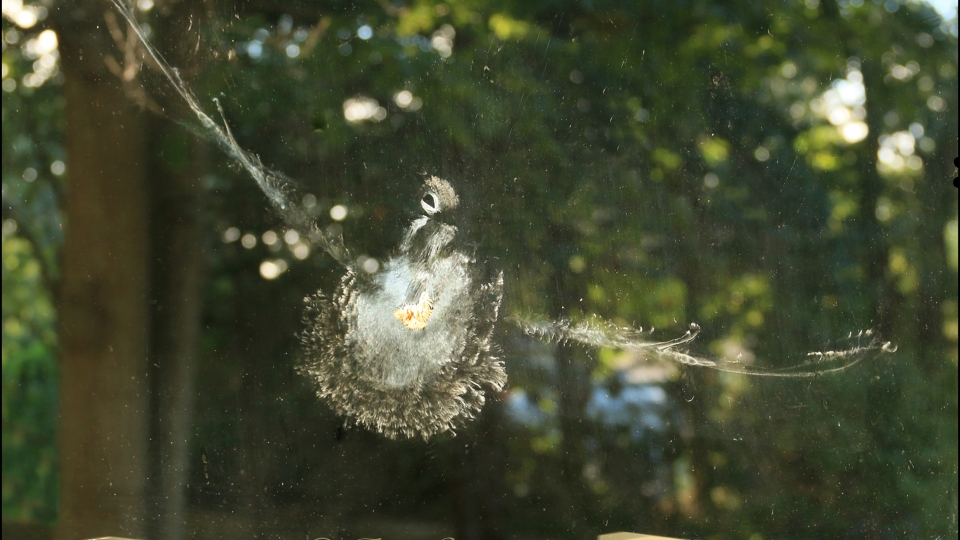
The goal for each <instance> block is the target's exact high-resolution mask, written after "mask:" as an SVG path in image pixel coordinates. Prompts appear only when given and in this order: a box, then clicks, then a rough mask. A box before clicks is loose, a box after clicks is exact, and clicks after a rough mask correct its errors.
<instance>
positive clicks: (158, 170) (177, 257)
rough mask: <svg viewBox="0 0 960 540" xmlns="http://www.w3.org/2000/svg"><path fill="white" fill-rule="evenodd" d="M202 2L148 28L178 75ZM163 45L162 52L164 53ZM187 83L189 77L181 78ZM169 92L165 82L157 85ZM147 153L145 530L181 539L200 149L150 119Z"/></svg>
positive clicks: (167, 107)
mask: <svg viewBox="0 0 960 540" xmlns="http://www.w3.org/2000/svg"><path fill="white" fill-rule="evenodd" d="M201 8H202V3H201V2H189V3H179V4H175V5H173V6H172V7H171V9H170V10H169V11H170V12H169V13H165V12H164V11H163V10H161V13H160V14H161V15H162V16H161V17H158V18H156V19H155V20H154V28H155V29H156V31H155V34H156V36H157V39H158V43H157V45H158V46H159V47H160V48H161V50H162V52H163V54H164V56H165V57H166V58H167V59H168V60H169V61H170V62H172V63H173V65H175V66H177V67H188V66H189V67H191V68H193V70H191V71H195V70H196V69H197V68H198V67H199V66H198V64H197V59H196V58H195V57H194V58H188V57H187V54H185V53H184V52H183V49H184V48H185V47H186V44H187V43H188V42H189V40H187V39H185V34H186V33H187V29H189V28H190V27H191V21H192V16H193V15H194V13H193V12H194V11H199V10H200V9H201ZM164 45H167V46H164ZM181 74H184V75H185V76H186V78H187V79H188V80H189V78H190V77H189V75H190V72H187V71H185V70H181ZM159 83H160V84H167V81H166V80H161V81H159ZM162 105H163V108H164V111H165V113H166V116H168V117H169V118H171V119H192V113H191V112H190V110H189V109H188V107H187V106H186V104H185V103H184V102H183V100H182V99H180V96H178V95H176V94H173V95H171V96H169V97H168V99H167V100H166V102H164V103H162ZM149 124H150V130H149V131H150V133H151V137H150V140H149V143H150V146H151V147H152V148H155V149H164V151H154V152H152V155H151V158H152V160H153V166H152V167H151V178H150V184H151V191H150V195H151V204H150V207H151V215H150V220H151V223H150V230H151V241H152V245H153V251H154V253H155V254H156V256H154V257H152V258H151V261H152V262H151V268H150V271H151V283H152V299H153V305H154V313H153V325H152V335H151V347H150V348H151V353H152V354H151V360H152V362H151V364H150V382H151V395H152V403H151V412H152V414H151V417H152V422H153V423H152V425H151V442H152V445H151V451H150V463H151V465H150V473H151V474H150V478H151V483H150V485H149V491H150V494H151V499H150V501H151V505H150V508H151V512H150V514H151V518H152V519H153V520H154V521H153V522H151V529H152V530H154V531H156V535H157V537H158V538H163V539H165V540H180V539H182V538H185V537H186V532H187V528H186V523H187V511H186V495H187V482H188V480H189V472H190V469H189V457H190V454H189V447H190V434H191V431H192V430H191V426H192V425H193V408H194V407H193V403H194V399H193V398H194V379H195V377H194V372H195V370H194V365H195V363H196V356H197V346H198V343H199V340H200V318H201V315H202V310H203V301H202V297H203V291H202V289H203V281H204V277H205V274H206V272H205V270H206V255H205V253H204V245H205V235H204V217H203V216H204V212H203V189H202V186H201V177H202V174H203V170H204V166H203V161H204V160H203V150H202V149H203V143H201V142H200V141H199V140H198V139H197V138H196V137H195V136H194V135H193V134H192V133H190V132H189V131H187V130H185V129H184V128H183V127H182V126H180V125H178V124H176V123H175V122H172V121H171V120H170V119H168V118H161V117H158V116H154V117H152V118H151V119H150V122H149Z"/></svg>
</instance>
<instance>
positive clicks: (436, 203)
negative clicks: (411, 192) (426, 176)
mask: <svg viewBox="0 0 960 540" xmlns="http://www.w3.org/2000/svg"><path fill="white" fill-rule="evenodd" d="M420 206H421V207H422V208H423V211H424V212H426V213H427V214H428V215H431V216H432V215H433V214H436V213H437V212H439V211H440V199H439V198H437V195H436V193H427V194H426V195H424V196H423V199H420Z"/></svg>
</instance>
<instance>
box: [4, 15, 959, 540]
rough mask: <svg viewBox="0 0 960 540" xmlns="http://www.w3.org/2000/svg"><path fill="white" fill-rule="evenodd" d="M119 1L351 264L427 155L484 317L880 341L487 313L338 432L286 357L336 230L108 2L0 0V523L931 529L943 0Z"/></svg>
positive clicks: (252, 534)
mask: <svg viewBox="0 0 960 540" xmlns="http://www.w3.org/2000/svg"><path fill="white" fill-rule="evenodd" d="M132 6H133V8H134V11H135V13H136V14H137V17H138V18H139V19H140V21H141V24H144V25H147V27H148V34H149V36H150V39H151V40H152V41H153V42H154V43H155V44H156V45H157V47H158V48H159V49H160V50H161V51H162V53H163V54H164V55H165V57H166V58H167V59H168V60H169V62H170V63H171V64H172V65H174V66H176V67H177V68H178V69H179V73H180V74H181V75H182V77H183V78H184V80H185V81H187V83H188V84H189V85H190V86H191V87H192V88H193V89H194V90H195V91H196V94H197V96H198V98H199V100H200V102H201V103H202V105H203V106H204V107H206V109H207V112H208V114H211V115H212V116H216V114H215V112H216V109H215V107H214V105H213V103H212V98H214V97H218V98H219V99H220V101H221V103H222V104H223V108H224V111H225V116H226V121H227V122H228V123H229V125H230V127H231V128H232V130H233V133H234V134H235V136H236V138H237V140H238V141H239V143H240V145H241V146H243V147H244V148H247V149H249V150H251V151H253V152H254V153H256V154H257V155H258V156H259V157H260V158H261V159H262V160H263V162H264V163H265V164H267V165H268V166H270V167H272V168H275V169H278V170H282V171H284V172H285V173H287V174H288V175H290V176H291V177H292V178H295V179H296V180H297V182H298V183H297V189H298V190H299V193H300V194H301V196H302V201H301V202H302V203H303V204H305V205H306V206H308V207H309V208H310V209H311V211H312V212H313V213H314V214H315V215H316V216H317V218H318V220H319V221H320V223H321V224H322V225H323V226H325V227H326V226H332V227H339V228H341V229H342V231H343V234H344V236H345V239H346V242H347V244H348V246H351V247H352V248H353V249H354V252H355V253H356V254H357V255H358V256H359V257H360V260H358V262H359V265H360V267H362V268H364V269H366V271H369V272H376V271H377V270H378V269H379V268H380V266H381V265H382V262H383V261H384V260H385V258H386V257H387V256H388V255H389V254H390V253H391V249H392V248H393V247H394V246H396V244H397V243H398V241H399V239H400V235H401V232H402V230H403V228H404V227H405V226H406V225H407V224H408V223H409V221H410V220H411V219H412V217H413V216H415V215H416V214H417V212H418V202H417V199H418V196H419V186H420V184H421V182H422V180H423V178H424V177H425V175H430V174H436V175H438V176H441V177H444V178H447V179H449V180H451V181H452V182H453V183H454V184H455V185H456V186H457V188H458V189H459V191H460V195H461V199H462V201H463V212H462V214H461V215H460V216H459V222H458V225H459V226H460V228H461V231H462V232H463V235H464V238H465V241H466V242H467V245H468V246H470V249H473V250H475V252H476V254H477V258H478V259H481V260H484V261H487V262H488V263H489V264H490V265H491V266H492V267H500V268H502V269H503V270H504V273H505V282H506V286H505V289H506V290H505V293H506V296H505V302H504V312H505V314H506V315H507V316H509V315H518V316H529V315H533V316H542V317H549V318H553V319H563V318H567V319H571V320H574V321H577V320H583V319H584V318H587V317H590V316H592V315H597V316H600V317H603V318H605V319H607V320H610V321H614V322H616V323H618V324H630V325H634V326H643V327H645V328H649V327H656V328H657V331H656V333H655V334H654V336H660V337H662V338H664V339H668V338H671V337H675V336H677V335H680V334H682V332H684V331H685V330H686V327H687V324H688V323H690V322H697V323H699V324H700V325H701V326H702V327H703V333H702V335H701V336H700V338H699V339H698V340H697V341H696V342H694V343H693V344H692V346H691V350H692V351H693V352H695V353H697V354H701V355H709V356H715V357H719V358H724V359H727V360H739V361H741V362H743V363H745V364H749V363H753V365H757V366H765V367H770V368H772V369H775V368H777V367H783V366H787V365H791V364H795V363H797V362H802V361H804V360H805V359H806V358H805V356H804V355H805V353H806V352H807V351H815V350H822V349H826V348H830V347H834V346H837V347H840V346H845V345H849V343H851V342H849V341H843V339H844V338H846V337H847V336H848V334H849V333H850V332H854V333H855V334H856V332H858V331H860V330H866V329H872V330H874V331H875V332H876V333H877V334H878V335H880V336H882V338H883V339H888V340H891V341H893V342H895V343H896V344H897V346H898V347H899V349H898V351H897V352H896V353H895V354H887V355H880V356H870V357H868V358H867V360H866V361H864V362H862V363H861V364H859V365H857V366H856V367H854V368H851V369H849V370H846V371H843V372H840V373H833V374H827V375H823V376H821V377H817V378H813V379H762V378H750V377H744V376H740V375H731V374H727V373H720V372H716V371H710V370H703V369H695V368H681V369H668V368H664V367H662V366H659V365H656V364H650V363H646V362H644V361H643V360H644V359H643V358H637V357H633V356H631V355H629V354H625V353H623V352H621V351H615V350H606V349H600V350H592V349H585V348H581V347H577V346H557V345H550V344H544V343H540V342H537V341H535V340H532V339H531V338H528V337H526V336H524V335H523V334H522V333H521V332H519V331H518V330H516V329H515V328H514V327H513V326H512V325H510V324H509V323H507V322H504V324H502V325H501V326H500V327H499V329H498V332H497V336H496V341H497V344H498V347H499V349H500V351H501V355H502V357H503V359H504V361H505V363H506V365H507V370H508V374H509V377H510V379H509V383H508V385H507V389H506V390H505V391H504V392H503V393H502V394H500V395H494V396H491V399H490V400H489V401H488V404H487V405H486V407H485V409H484V411H483V413H482V415H481V416H480V417H479V418H478V419H476V420H475V421H473V422H471V423H469V424H468V425H467V426H466V427H465V428H464V429H462V430H460V431H459V432H458V434H457V436H456V437H450V436H441V437H437V438H435V439H434V440H431V441H429V442H424V441H418V440H414V441H390V440H386V439H384V438H383V437H381V436H379V435H376V434H374V433H369V432H366V431H364V430H362V429H357V428H353V427H350V426H345V425H344V424H343V423H342V421H341V420H340V419H338V418H337V417H335V416H334V415H333V414H332V413H331V412H330V410H329V409H328V408H327V406H326V405H325V404H324V403H322V402H320V401H318V400H317V399H316V398H315V396H314V395H313V390H312V388H311V386H310V384H309V381H306V380H304V379H303V378H302V377H300V376H299V375H297V373H296V371H295V367H296V365H297V362H298V361H299V360H298V359H299V354H300V353H299V350H298V346H297V338H296V336H297V333H298V332H300V331H301V330H302V325H301V321H300V317H301V307H302V304H303V302H302V299H303V298H304V297H305V296H307V295H309V294H311V293H312V292H314V291H316V290H317V289H323V290H327V291H330V290H331V289H332V288H333V287H334V286H335V285H336V283H337V282H338V279H339V276H340V269H339V267H338V266H337V264H336V263H335V262H334V261H333V260H332V259H331V258H330V257H329V256H327V255H326V254H325V253H324V252H323V251H322V250H320V249H318V248H317V247H316V246H313V245H311V244H310V243H309V241H307V240H305V239H304V237H303V236H302V235H300V234H299V232H298V231H294V230H288V229H286V228H285V227H284V225H283V222H282V220H281V219H280V218H279V217H278V216H277V215H276V214H275V213H274V212H273V211H272V210H271V209H270V208H269V205H268V203H267V201H266V200H265V198H264V197H263V195H262V193H260V192H259V190H258V189H257V188H256V186H255V185H254V183H253V182H252V181H251V180H250V179H249V178H248V177H246V176H245V175H244V174H243V172H242V171H241V170H239V169H238V168H237V167H236V166H235V165H234V164H232V163H230V162H229V160H228V159H227V158H226V157H225V156H224V155H223V154H222V153H221V152H220V150H219V149H218V148H217V147H216V146H215V145H213V144H211V143H209V142H208V141H207V140H205V139H204V138H203V136H202V130H201V129H200V128H199V126H198V125H197V124H196V121H195V120H196V119H195V117H192V116H191V114H190V113H189V111H188V110H187V109H186V107H185V105H184V103H183V102H182V100H181V99H180V97H179V96H178V95H177V94H176V93H175V92H174V91H173V90H172V88H171V87H170V86H169V84H168V83H167V82H166V81H165V80H164V79H163V77H162V76H161V74H160V73H159V72H158V70H157V69H156V68H155V66H153V65H152V64H151V63H150V62H148V61H145V59H144V56H143V50H142V48H141V47H140V46H139V44H138V43H137V41H136V39H134V37H133V36H132V34H131V32H129V30H128V27H127V25H126V23H125V22H124V21H123V20H122V18H120V17H119V15H118V13H117V12H116V11H114V10H113V9H112V7H111V6H110V4H109V3H107V2H101V1H80V0H77V1H63V0H38V1H32V0H23V1H21V0H4V1H3V27H2V40H3V82H2V90H3V147H2V154H3V226H2V230H3V254H2V266H3V391H2V396H3V397H2V399H3V536H4V539H5V540H7V539H12V538H54V537H56V538H60V539H64V540H66V539H76V538H86V537H96V536H107V535H119V536H128V537H134V538H162V539H180V538H198V539H205V538H240V537H244V538H317V537H329V538H360V537H385V538H437V539H439V538H443V537H450V536H452V537H455V538H457V539H458V540H459V539H474V538H519V539H528V538H529V539H533V538H571V539H572V538H591V537H595V536H596V535H597V534H598V533H604V532H611V531H614V530H634V531H638V532H646V533H651V534H661V535H669V536H678V537H698V538H716V539H728V538H729V539H741V538H742V539H751V540H760V539H764V538H870V539H874V538H935V537H943V538H947V537H956V534H957V505H958V503H957V493H958V488H957V478H958V477H957V191H956V188H954V186H953V185H951V180H952V179H953V178H955V177H956V175H957V172H956V168H955V165H954V159H955V157H956V156H957V102H958V99H957V54H958V53H957V51H958V48H957V18H956V7H957V4H956V2H952V3H951V2H933V3H927V2H919V1H905V0H900V1H898V0H883V1H881V0H789V1H772V2H754V1H745V0H733V1H725V2H708V1H700V0H679V1H678V0H669V1H666V0H655V1H635V0H630V1H616V0H592V1H590V0H544V1H535V2H528V1H520V0H498V1H480V0H450V1H446V2H438V1H435V0H378V1H373V0H354V1H346V0H342V1H341V0H333V1H324V2H307V1H278V0H250V1H227V0H205V1H202V2H200V1H198V2H186V1H172V0H138V1H136V2H134V3H133V4H132ZM852 342H853V343H856V342H858V340H857V339H856V338H855V339H854V340H853V341H852ZM859 342H860V343H863V344H866V343H867V342H869V339H868V338H860V339H859Z"/></svg>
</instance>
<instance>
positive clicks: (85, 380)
mask: <svg viewBox="0 0 960 540" xmlns="http://www.w3.org/2000/svg"><path fill="white" fill-rule="evenodd" d="M94 6H95V7H91V4H90V3H87V2H63V3H61V4H58V13H57V17H58V18H57V23H58V34H59V41H60V54H61V57H62V58H63V62H62V66H63V68H62V69H63V71H64V75H65V82H64V87H63V94H64V99H65V101H66V106H65V112H66V114H65V116H66V118H65V130H64V131H65V138H66V146H67V158H68V163H69V164H70V168H69V172H68V178H67V197H66V201H65V204H64V209H65V211H64V214H65V216H66V226H67V230H66V232H65V238H64V247H63V271H62V296H61V301H60V305H59V306H58V311H59V335H60V350H61V359H60V370H61V371H60V381H61V382H60V461H61V465H60V466H61V487H60V522H59V529H58V537H59V538H63V539H65V540H66V539H70V540H74V539H77V538H92V537H100V536H109V535H116V536H127V537H138V536H139V537H142V536H143V534H144V511H145V507H144V487H145V477H146V476H145V473H146V459H147V431H148V426H149V402H148V393H147V387H146V377H145V374H146V370H147V348H148V338H149V309H148V302H147V294H148V288H149V284H148V280H147V275H148V272H147V271H148V268H147V259H148V238H147V216H148V207H147V199H148V197H147V187H146V182H145V178H146V176H147V170H146V169H147V159H145V158H146V149H145V144H144V138H143V118H142V114H141V113H139V112H138V111H136V110H135V109H134V107H133V106H132V105H131V104H130V102H129V100H127V99H126V98H125V96H124V93H123V92H122V91H121V89H120V85H119V83H118V81H116V78H115V77H114V76H113V75H112V74H110V73H109V72H108V71H107V69H106V66H105V63H104V58H105V55H106V54H107V53H110V52H112V51H113V44H112V42H111V41H110V37H109V35H108V34H107V33H106V31H105V25H104V21H103V12H104V9H105V7H106V6H105V5H100V4H95V5H94Z"/></svg>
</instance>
